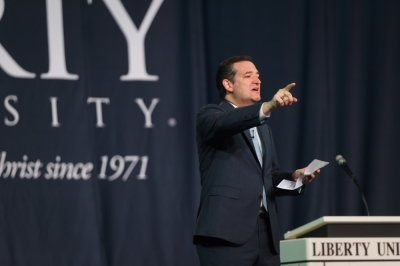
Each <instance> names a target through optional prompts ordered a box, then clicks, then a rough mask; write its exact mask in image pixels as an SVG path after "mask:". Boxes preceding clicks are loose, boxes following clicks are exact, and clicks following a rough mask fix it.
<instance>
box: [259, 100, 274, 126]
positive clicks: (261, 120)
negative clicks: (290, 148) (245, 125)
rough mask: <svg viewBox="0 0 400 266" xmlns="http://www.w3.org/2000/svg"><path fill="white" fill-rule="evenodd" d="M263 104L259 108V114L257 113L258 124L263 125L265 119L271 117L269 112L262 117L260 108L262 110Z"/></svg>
mask: <svg viewBox="0 0 400 266" xmlns="http://www.w3.org/2000/svg"><path fill="white" fill-rule="evenodd" d="M264 104H265V103H263V104H262V105H261V108H260V113H259V117H260V123H264V122H265V120H267V118H269V117H270V116H271V112H269V113H268V114H267V115H264V113H263V111H262V108H263V106H264Z"/></svg>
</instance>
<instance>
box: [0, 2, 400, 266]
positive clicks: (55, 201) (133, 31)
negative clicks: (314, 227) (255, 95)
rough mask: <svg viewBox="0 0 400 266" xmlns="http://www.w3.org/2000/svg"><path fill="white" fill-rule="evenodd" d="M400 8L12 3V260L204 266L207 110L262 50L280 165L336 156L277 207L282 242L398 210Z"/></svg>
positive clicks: (8, 21) (6, 152) (8, 256)
mask: <svg viewBox="0 0 400 266" xmlns="http://www.w3.org/2000/svg"><path fill="white" fill-rule="evenodd" d="M399 12H400V2H398V1H389V0H387V1H378V0H376V1H351V2H349V1H345V0H340V1H334V0H329V1H328V0H326V1H317V0H314V1H312V0H308V1H305V0H303V1H261V0H260V1H250V2H249V1H239V0H221V1H211V0H208V1H206V0H203V1H202V0H191V1H187V0H146V1H144V0H142V1H127V0H102V1H101V0H71V1H62V0H35V1H32V0H17V1H11V0H0V265H7V266H8V265H96V266H97V265H102V266H111V265H118V266H119V265H171V266H172V265H185V266H186V265H198V260H197V255H196V252H195V247H194V246H193V245H192V244H191V239H192V233H193V230H194V224H195V218H196V212H197V207H198V202H199V192H200V177H199V174H198V163H197V153H196V146H195V126H194V125H195V118H196V112H197V110H198V109H199V108H200V107H201V106H202V105H204V104H206V103H209V102H214V103H218V102H219V100H218V97H217V92H216V89H215V85H214V75H215V71H216V68H217V66H218V64H219V62H220V61H222V60H223V59H225V58H227V57H229V56H233V55H250V56H252V57H253V58H254V61H255V64H256V66H257V68H258V70H259V71H260V73H261V80H262V97H263V99H264V100H269V99H270V98H271V97H272V96H273V94H274V93H275V92H276V90H277V89H279V88H281V87H283V86H285V85H287V84H288V83H291V82H296V83H297V86H296V87H295V88H294V89H293V91H292V92H293V94H294V95H295V96H296V97H298V99H299V103H297V104H295V105H294V106H291V107H287V108H284V109H281V110H278V111H276V112H274V113H273V114H272V116H271V118H270V119H269V121H268V123H269V124H270V125H271V127H272V130H273V132H274V137H275V143H276V146H277V149H278V156H279V159H280V164H281V168H283V169H285V170H289V169H296V168H299V167H304V166H306V165H307V164H308V163H309V162H311V160H312V159H314V158H318V159H321V160H326V161H329V162H330V165H329V166H327V167H326V168H325V169H323V171H322V173H321V174H320V175H319V177H318V179H316V180H315V181H314V182H313V183H312V184H311V185H310V186H308V187H307V191H306V193H305V195H304V196H302V197H296V198H286V199H281V200H280V202H279V203H280V204H279V213H280V218H281V221H282V228H283V231H286V230H289V229H292V228H294V227H296V226H299V225H301V224H303V223H306V222H309V221H311V220H312V219H316V218H318V217H320V216H323V215H365V210H364V209H363V206H362V203H361V200H360V198H359V195H358V192H357V189H356V187H355V186H354V185H353V184H351V181H350V180H349V179H348V178H347V177H346V176H345V174H344V173H343V171H342V170H341V169H339V168H338V166H337V165H336V164H335V162H334V157H335V155H337V154H339V153H341V154H342V155H343V156H344V157H345V158H346V159H347V161H348V163H349V165H350V166H351V167H352V169H353V171H354V173H355V174H356V176H357V177H358V178H359V180H360V183H361V184H362V186H363V188H364V191H365V194H366V197H367V200H368V202H369V204H370V211H371V214H372V215H400V208H399V207H398V206H397V203H398V202H399V201H400V194H399V193H398V189H399V187H400V181H399V180H400V179H399V178H398V176H397V175H398V172H399V170H398V164H399V158H400V152H399V151H400V139H399V137H398V136H399V135H400V123H399V118H398V115H399V114H400V107H399V105H398V104H397V102H398V99H399V98H400V92H399V90H398V89H397V87H398V84H400V78H399V77H400V75H398V70H399V69H400V51H399V49H398V48H399V47H400V17H399V16H398V13H399Z"/></svg>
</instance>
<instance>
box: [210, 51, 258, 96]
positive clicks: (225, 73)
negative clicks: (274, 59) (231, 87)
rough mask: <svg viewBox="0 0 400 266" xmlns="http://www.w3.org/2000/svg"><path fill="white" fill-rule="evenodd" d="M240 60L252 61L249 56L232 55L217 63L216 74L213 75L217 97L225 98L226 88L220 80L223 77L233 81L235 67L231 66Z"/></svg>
mask: <svg viewBox="0 0 400 266" xmlns="http://www.w3.org/2000/svg"><path fill="white" fill-rule="evenodd" d="M242 61H250V62H253V59H251V57H250V56H233V57H230V58H228V59H226V60H224V61H222V63H221V64H220V65H219V67H218V70H217V75H216V77H215V80H216V82H217V90H218V95H219V98H221V99H225V96H226V89H225V88H224V86H223V85H222V81H223V80H224V79H228V80H229V81H230V82H232V83H234V82H235V80H234V77H235V75H236V69H235V68H234V67H233V64H235V63H237V62H242Z"/></svg>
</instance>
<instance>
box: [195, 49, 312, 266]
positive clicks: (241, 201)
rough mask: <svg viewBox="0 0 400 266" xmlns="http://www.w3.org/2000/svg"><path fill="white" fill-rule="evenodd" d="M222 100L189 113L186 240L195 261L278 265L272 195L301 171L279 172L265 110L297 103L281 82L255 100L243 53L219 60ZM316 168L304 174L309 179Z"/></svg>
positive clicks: (256, 85)
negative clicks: (193, 210) (193, 154)
mask: <svg viewBox="0 0 400 266" xmlns="http://www.w3.org/2000/svg"><path fill="white" fill-rule="evenodd" d="M216 82H217V88H218V92H219V96H220V98H221V99H222V102H221V103H220V104H219V105H214V104H210V105H206V106H204V107H203V108H201V109H200V111H199V112H198V114H197V124H196V138H197V148H198V155H199V161H200V173H201V186H202V189H201V199H200V206H199V210H198V215H197V222H196V229H195V233H194V237H193V242H194V244H196V246H197V253H198V255H199V258H200V263H201V265H241V266H245V265H279V264H280V259H279V240H280V230H279V222H278V217H277V206H276V200H275V197H276V196H283V195H299V194H302V193H303V192H304V186H303V187H301V188H300V189H299V190H283V189H279V188H277V185H278V184H279V183H280V182H281V181H282V180H284V179H287V180H291V181H296V180H297V179H298V178H299V177H300V176H301V175H302V174H303V173H304V171H305V168H302V169H298V170H296V171H294V172H293V171H292V172H283V171H280V169H279V165H278V160H277V157H276V152H275V147H274V142H273V139H272V134H271V129H270V128H269V126H268V125H267V124H266V123H265V120H266V119H268V117H269V116H270V113H271V111H273V110H275V109H277V108H279V107H282V106H286V105H291V104H293V103H295V102H297V99H296V98H295V97H293V96H292V94H291V93H290V89H291V88H292V87H293V86H295V84H294V83H292V84H289V85H288V86H286V87H285V88H283V89H280V90H279V91H278V92H277V93H276V94H275V95H274V97H273V98H272V100H271V101H269V102H264V103H258V102H259V101H260V100H261V97H260V85H261V81H260V79H259V73H258V71H257V69H256V67H255V65H254V64H253V62H252V59H251V58H250V57H247V56H235V57H231V58H228V59H227V60H225V61H223V62H222V63H221V64H220V66H219V68H218V71H217V76H216ZM318 172H319V170H317V171H316V172H315V173H313V174H312V175H310V176H306V177H305V178H304V180H303V184H308V183H309V182H311V181H312V179H313V178H314V177H315V174H317V173H318Z"/></svg>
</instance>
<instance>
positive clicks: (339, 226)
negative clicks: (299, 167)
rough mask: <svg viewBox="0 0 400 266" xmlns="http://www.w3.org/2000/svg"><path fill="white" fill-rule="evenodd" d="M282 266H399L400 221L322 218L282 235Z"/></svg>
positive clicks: (383, 217)
mask: <svg viewBox="0 0 400 266" xmlns="http://www.w3.org/2000/svg"><path fill="white" fill-rule="evenodd" d="M280 248H281V264H282V265H286V266H345V265H346V266H363V265H365V266H375V265H376V266H380V265H383V266H389V265H390V266H395V265H396V266H400V217H398V216H324V217H321V218H319V219H317V220H315V221H312V222H310V223H308V224H305V225H303V226H301V227H299V228H296V229H294V230H293V231H289V232H287V233H286V234H285V240H283V241H281V243H280Z"/></svg>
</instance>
